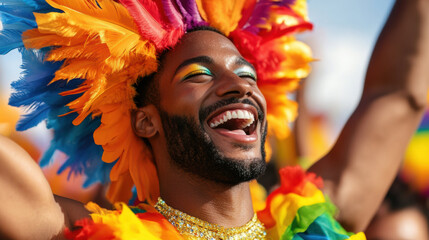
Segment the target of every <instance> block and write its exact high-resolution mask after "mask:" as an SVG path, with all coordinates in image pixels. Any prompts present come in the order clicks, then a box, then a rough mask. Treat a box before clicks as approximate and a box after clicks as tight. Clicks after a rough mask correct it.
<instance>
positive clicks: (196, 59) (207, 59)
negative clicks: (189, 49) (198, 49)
mask: <svg viewBox="0 0 429 240" xmlns="http://www.w3.org/2000/svg"><path fill="white" fill-rule="evenodd" d="M192 63H206V64H213V63H214V60H213V58H211V57H209V56H198V57H194V58H189V59H186V60H185V61H183V62H182V63H181V64H180V65H179V66H178V67H177V68H176V70H175V71H174V75H176V73H177V72H178V71H179V69H181V68H183V67H185V66H187V65H190V64H192ZM234 64H235V65H245V66H248V67H250V68H252V69H253V71H255V73H256V69H255V67H254V66H253V65H252V64H251V63H250V62H248V61H247V60H246V59H244V58H242V57H238V58H237V59H236V60H235V62H234Z"/></svg>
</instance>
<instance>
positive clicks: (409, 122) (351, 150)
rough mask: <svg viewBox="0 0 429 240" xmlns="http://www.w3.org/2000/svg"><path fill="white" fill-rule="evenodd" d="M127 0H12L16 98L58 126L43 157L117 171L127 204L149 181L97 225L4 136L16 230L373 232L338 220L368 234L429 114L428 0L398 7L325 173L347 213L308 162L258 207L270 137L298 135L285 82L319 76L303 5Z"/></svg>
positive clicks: (7, 23) (117, 194)
mask: <svg viewBox="0 0 429 240" xmlns="http://www.w3.org/2000/svg"><path fill="white" fill-rule="evenodd" d="M119 2H120V3H118V2H116V1H112V0H97V1H95V0H85V1H83V0H76V1H65V0H47V1H46V2H45V1H35V2H33V3H31V4H29V3H28V1H22V2H21V1H16V2H15V3H13V4H12V3H10V2H9V1H3V3H5V5H1V6H0V7H1V8H0V11H1V12H2V13H3V15H2V20H3V24H4V27H5V30H4V32H2V33H3V36H6V33H8V34H12V35H13V34H15V35H16V36H15V35H13V36H14V37H15V38H14V37H11V38H5V39H7V41H4V42H5V45H4V47H2V48H0V50H1V51H2V52H7V51H8V50H10V49H13V48H16V47H21V48H20V50H21V51H22V54H23V57H24V60H25V64H24V68H25V69H26V75H25V76H24V77H23V79H22V80H21V81H19V82H17V83H14V87H15V89H16V90H17V91H18V92H17V93H16V94H15V95H13V96H12V97H11V101H10V102H11V104H12V105H26V104H30V106H33V107H34V108H35V112H34V113H33V114H34V115H36V116H43V117H46V118H47V119H48V123H49V126H50V127H51V128H53V129H54V130H55V137H54V140H53V143H52V146H51V148H50V149H49V150H48V153H47V157H46V156H45V158H44V159H49V158H50V157H51V156H52V153H53V151H54V150H56V149H59V150H62V151H64V152H66V153H67V154H69V155H70V159H68V160H67V161H66V163H65V165H64V167H70V168H71V170H72V171H76V172H79V171H84V172H85V174H86V175H87V176H88V179H89V180H88V182H92V181H95V180H100V179H101V180H103V177H104V176H106V173H110V181H111V184H110V187H109V191H108V197H109V198H110V199H111V200H112V202H118V201H125V200H128V199H129V198H130V197H131V196H130V195H131V194H130V189H131V188H132V187H133V186H135V189H136V192H137V195H138V198H139V199H140V200H141V201H142V202H144V204H140V205H139V206H138V207H128V206H126V205H125V204H123V203H118V204H116V207H117V209H118V210H114V211H112V210H106V209H102V208H100V207H98V206H97V205H95V204H91V203H90V204H88V205H86V208H87V209H88V210H89V211H90V212H92V213H93V214H92V215H91V220H89V219H84V220H80V221H77V222H76V220H79V219H82V218H87V217H88V211H86V210H85V208H84V206H83V204H81V203H78V202H75V201H72V200H69V199H65V198H61V197H57V196H55V197H54V196H53V195H52V192H51V190H50V188H49V185H48V183H47V182H46V180H45V178H44V176H43V174H42V172H41V171H40V169H39V168H38V166H37V165H36V164H35V163H34V161H33V160H32V159H31V158H30V157H29V156H28V154H26V153H25V152H24V151H23V150H22V149H21V148H19V147H18V146H16V144H14V143H13V142H11V141H10V140H8V139H6V138H3V137H2V138H0V160H1V163H2V168H1V170H0V173H1V174H0V188H1V189H2V191H3V192H4V193H5V194H2V195H0V201H1V203H2V208H1V209H0V223H1V224H0V233H1V235H0V236H1V237H4V238H12V239H49V238H55V237H57V238H62V236H63V235H62V234H63V232H65V233H66V236H67V237H68V238H76V239H87V238H88V239H315V238H317V239H347V238H351V239H364V238H365V237H364V236H363V234H357V235H353V234H352V233H348V232H347V231H346V230H344V229H343V228H341V227H340V226H339V225H338V223H337V222H336V221H335V220H334V217H336V218H337V219H338V220H339V221H340V222H341V223H342V224H344V226H345V227H346V229H347V230H348V231H363V230H364V229H365V227H366V225H367V224H368V222H369V221H370V219H371V217H372V216H373V214H374V213H375V211H376V209H377V207H378V205H379V204H380V202H381V200H382V199H383V196H384V194H385V192H386V191H387V189H388V185H389V184H390V182H391V181H392V179H393V177H394V176H395V173H396V171H397V169H398V167H399V164H400V160H401V158H402V157H401V156H402V154H403V152H404V150H405V147H406V144H407V142H408V140H409V138H410V136H411V135H412V133H413V131H414V129H415V128H416V126H417V125H418V123H419V120H420V118H421V115H422V113H423V111H424V106H425V101H426V93H427V89H428V84H429V81H428V79H427V77H426V76H427V74H428V73H429V72H428V68H426V66H424V63H425V62H427V60H429V59H428V58H429V46H428V45H427V44H426V42H427V40H428V39H429V31H428V29H429V28H428V26H429V15H428V14H426V13H427V11H428V9H429V4H428V2H427V1H425V0H398V1H397V3H396V5H395V7H394V9H393V11H392V14H391V17H390V19H389V20H388V23H387V25H386V26H387V27H386V28H385V30H384V31H383V33H382V34H381V36H380V39H379V42H378V44H377V47H376V49H375V50H374V54H373V57H372V60H371V65H370V67H369V68H368V74H367V79H366V83H365V84H366V85H365V90H364V93H363V97H362V100H361V103H360V104H359V106H358V108H357V110H356V111H355V113H354V114H353V115H352V117H351V118H350V120H349V122H348V123H347V125H346V126H345V128H344V130H343V132H342V133H341V135H340V138H339V139H338V142H337V143H336V145H335V146H334V148H333V149H332V151H331V152H330V153H329V154H327V155H326V156H325V157H324V158H322V159H321V160H320V161H319V162H318V163H317V164H315V165H314V166H313V167H312V169H311V170H313V171H314V172H316V173H317V174H320V175H321V176H322V177H323V178H324V179H325V187H324V188H323V191H324V192H325V193H326V194H328V196H329V198H330V199H331V200H332V201H333V202H334V203H335V204H336V205H337V206H338V209H339V211H338V213H335V212H334V211H333V207H332V204H331V203H330V202H329V201H328V200H326V199H325V197H324V195H323V193H322V192H321V190H319V187H322V186H321V185H322V184H321V180H320V179H319V178H316V177H315V175H313V174H307V173H304V171H303V170H301V169H299V168H289V169H283V170H281V171H280V174H281V178H282V181H281V186H280V188H279V189H277V190H275V191H273V192H272V193H271V194H270V196H268V198H267V202H266V207H265V209H264V210H262V211H259V212H257V213H255V211H254V207H253V203H252V196H251V192H250V188H249V184H250V183H249V181H250V180H252V179H255V178H257V177H258V176H260V175H261V174H262V173H263V172H264V169H265V160H266V159H265V158H266V149H265V147H264V146H265V138H266V136H267V134H273V133H274V132H276V131H277V132H278V131H285V129H286V126H285V125H286V123H287V120H289V118H290V116H291V112H293V111H291V109H290V108H292V107H291V106H292V105H293V104H291V103H290V102H289V101H288V100H287V99H286V96H285V93H286V90H288V89H291V88H293V87H294V86H295V87H296V84H297V80H298V79H299V78H300V77H304V76H305V75H306V73H307V72H308V65H307V63H308V61H310V59H311V58H310V57H309V56H308V55H306V54H307V53H308V49H307V48H306V47H304V46H303V45H301V43H299V42H297V41H295V39H294V38H293V37H292V36H291V35H290V34H292V33H295V32H296V31H298V30H305V29H309V28H311V24H310V23H308V22H307V18H306V16H305V7H303V6H305V2H304V1H272V2H271V1H216V2H213V1H196V2H193V1H174V2H170V1H162V2H161V1H159V2H158V1H157V2H151V1H125V0H124V1H119ZM220 9H222V10H220ZM33 14H34V16H33ZM5 16H6V17H5ZM18 23H19V24H18ZM208 26H210V27H208ZM16 33H17V34H16ZM21 35H22V38H21ZM7 36H9V35H7ZM0 40H4V39H3V38H0ZM6 43H7V44H6ZM35 49H37V50H35ZM58 94H60V95H61V96H59V95H58ZM33 100H34V101H33ZM29 102H31V103H29ZM70 110H71V112H70ZM37 120H39V121H40V118H31V117H30V118H29V119H24V120H23V122H21V123H20V125H18V128H21V129H23V128H26V127H28V126H29V125H34V124H35V123H34V122H33V121H37ZM36 123H37V122H36ZM72 123H73V125H74V126H73V125H72ZM283 134H284V133H283ZM95 144H97V145H101V146H102V150H100V149H101V147H99V146H96V145H95ZM49 154H50V155H49ZM100 158H101V159H102V161H103V162H104V163H102V162H101V161H100ZM357 203H358V204H357ZM23 226H24V227H23ZM66 227H67V229H66Z"/></svg>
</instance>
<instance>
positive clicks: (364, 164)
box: [310, 0, 429, 231]
mask: <svg viewBox="0 0 429 240" xmlns="http://www.w3.org/2000/svg"><path fill="white" fill-rule="evenodd" d="M428 64H429V1H428V0H397V1H396V4H395V6H394V8H393V10H392V13H391V15H390V17H389V19H388V21H387V23H386V25H385V27H384V29H383V31H382V33H381V35H380V37H379V39H378V41H377V44H376V47H375V49H374V52H373V55H372V58H371V61H370V65H369V67H368V71H367V76H366V81H365V87H364V92H363V95H362V99H361V101H360V103H359V105H358V107H357V109H356V110H355V112H354V113H353V114H352V116H351V118H350V119H349V121H348V122H347V124H346V125H345V127H344V129H343V131H342V132H341V134H340V137H339V138H338V141H337V142H336V144H335V145H334V147H333V149H332V150H331V151H330V152H329V153H328V154H327V155H326V156H325V157H324V158H322V159H321V160H320V161H319V162H317V163H316V164H315V165H314V166H312V167H311V168H310V171H313V172H316V173H317V174H319V175H321V176H322V177H323V178H324V179H325V191H326V193H327V194H328V195H329V196H330V198H331V199H332V201H333V202H334V203H335V204H336V205H337V206H338V208H339V215H338V220H339V221H340V222H341V223H342V224H343V225H344V226H345V227H346V229H347V230H350V231H362V230H364V229H365V228H366V226H367V224H368V223H369V221H370V220H371V218H372V216H373V215H374V213H375V212H376V210H377V208H378V207H379V205H380V203H381V201H382V199H383V197H384V195H385V193H386V192H387V190H388V187H389V185H390V184H391V182H392V181H393V178H394V176H395V175H396V173H397V171H398V169H399V166H400V163H401V160H402V159H403V156H404V152H405V150H406V147H407V144H408V142H409V140H410V138H411V136H412V135H413V133H414V131H415V129H416V127H417V126H418V124H419V122H420V119H421V116H422V114H423V112H424V109H425V103H426V94H427V91H428V86H429V65H428Z"/></svg>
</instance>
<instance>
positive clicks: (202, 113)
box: [199, 97, 265, 124]
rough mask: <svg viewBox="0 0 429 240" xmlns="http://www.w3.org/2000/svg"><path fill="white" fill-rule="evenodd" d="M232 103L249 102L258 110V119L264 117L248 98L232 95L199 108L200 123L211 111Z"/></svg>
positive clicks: (260, 119)
mask: <svg viewBox="0 0 429 240" xmlns="http://www.w3.org/2000/svg"><path fill="white" fill-rule="evenodd" d="M234 103H243V104H249V105H251V106H253V107H255V108H256V111H257V112H258V120H259V121H262V120H263V119H264V117H265V114H264V112H263V111H262V110H261V108H260V107H259V106H258V105H256V104H255V103H254V102H252V101H250V100H249V99H239V98H235V97H233V98H228V99H223V100H220V101H218V102H216V103H214V104H212V105H210V106H207V107H204V108H201V109H200V111H199V118H200V121H201V124H202V123H203V120H204V119H207V117H208V116H209V115H210V114H211V113H212V112H214V111H216V110H217V109H219V108H222V107H225V106H228V105H230V104H234Z"/></svg>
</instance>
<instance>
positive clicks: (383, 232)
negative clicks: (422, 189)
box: [365, 177, 429, 240]
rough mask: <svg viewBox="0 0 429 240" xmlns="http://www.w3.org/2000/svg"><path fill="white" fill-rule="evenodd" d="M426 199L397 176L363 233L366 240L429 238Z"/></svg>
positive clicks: (424, 239) (421, 239)
mask: <svg viewBox="0 0 429 240" xmlns="http://www.w3.org/2000/svg"><path fill="white" fill-rule="evenodd" d="M425 202H426V201H425V199H424V198H423V197H421V196H420V195H419V194H418V193H417V192H416V191H414V190H413V189H411V187H410V186H409V185H408V184H407V183H406V182H404V181H403V180H402V179H401V178H400V177H397V178H396V179H395V181H394V182H393V184H392V186H391V187H390V189H389V192H388V193H387V195H386V198H385V200H384V201H383V203H382V205H381V207H380V209H379V210H378V212H377V214H376V215H375V217H374V219H373V220H372V221H371V223H370V224H369V226H368V228H367V230H366V231H365V233H366V235H367V238H368V240H394V239H395V240H396V239H397V240H408V239H419V240H427V239H429V231H428V226H429V225H428V220H427V218H426V216H425V214H424V208H425V205H426V204H425Z"/></svg>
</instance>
